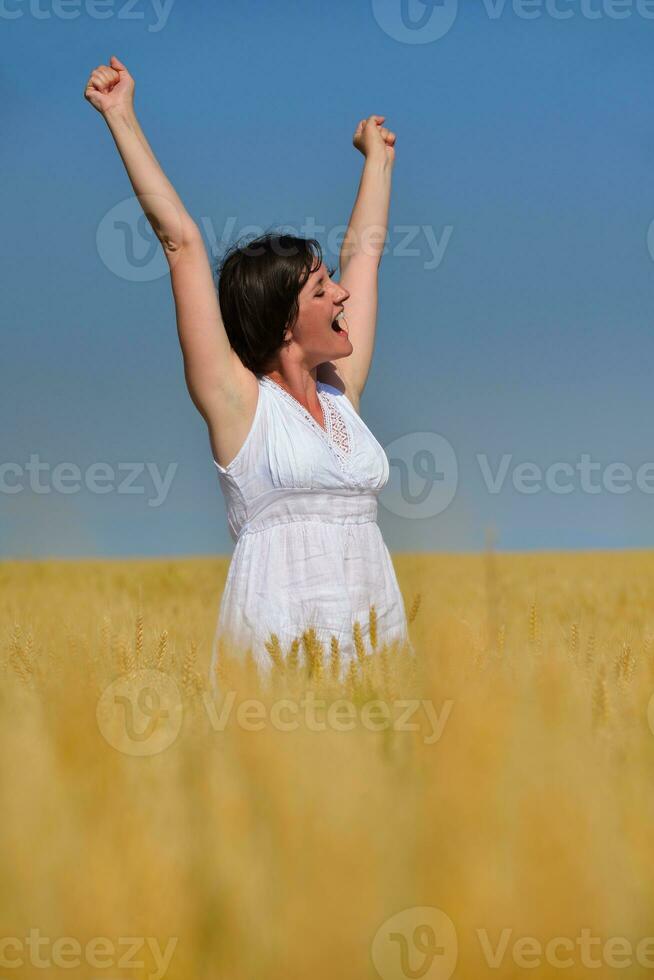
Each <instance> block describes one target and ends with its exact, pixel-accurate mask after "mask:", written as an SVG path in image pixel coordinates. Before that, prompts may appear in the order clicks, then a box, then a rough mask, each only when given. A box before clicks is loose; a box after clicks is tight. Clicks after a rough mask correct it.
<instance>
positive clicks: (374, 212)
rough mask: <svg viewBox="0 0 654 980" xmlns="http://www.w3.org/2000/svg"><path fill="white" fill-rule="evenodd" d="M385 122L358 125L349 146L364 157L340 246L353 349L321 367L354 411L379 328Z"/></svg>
mask: <svg viewBox="0 0 654 980" xmlns="http://www.w3.org/2000/svg"><path fill="white" fill-rule="evenodd" d="M384 119H385V116H370V117H369V118H368V119H362V120H361V122H360V123H359V125H358V126H357V128H356V131H355V133H354V136H353V139H352V142H353V144H354V146H355V147H356V148H357V149H358V150H359V151H360V152H361V153H362V154H363V156H364V157H365V164H364V167H363V173H362V174H361V180H360V183H359V189H358V193H357V196H356V200H355V202H354V207H353V209H352V214H351V216H350V221H349V224H348V227H347V231H346V233H345V237H344V239H343V244H342V246H341V252H340V258H339V268H340V277H339V282H340V283H341V285H343V286H344V287H345V288H346V289H347V290H348V291H349V293H350V296H349V299H347V300H346V301H345V317H346V320H347V325H348V328H349V337H350V340H351V342H352V347H353V348H354V349H353V351H352V353H351V354H350V355H349V357H343V358H339V360H337V361H334V362H329V363H328V364H325V365H321V366H320V378H321V380H324V381H327V382H328V383H331V384H336V383H337V378H339V377H340V379H341V380H342V381H343V383H344V385H345V390H346V391H347V392H348V394H349V395H350V398H351V399H352V400H353V401H354V403H355V404H356V405H357V406H358V401H359V398H360V397H361V394H362V392H363V389H364V387H365V384H366V380H367V378H368V374H369V372H370V364H371V361H372V355H373V351H374V346H375V330H376V325H377V280H378V271H379V264H380V262H381V258H382V255H383V250H384V245H385V242H386V234H387V230H388V211H389V207H390V197H391V177H392V171H393V164H394V162H395V140H396V137H395V133H392V132H390V130H388V129H387V128H386V127H385V126H383V125H382V123H383V122H384Z"/></svg>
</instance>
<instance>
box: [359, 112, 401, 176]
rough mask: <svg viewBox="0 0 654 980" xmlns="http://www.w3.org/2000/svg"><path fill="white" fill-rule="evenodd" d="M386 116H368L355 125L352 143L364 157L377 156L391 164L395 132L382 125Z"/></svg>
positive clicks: (393, 157)
mask: <svg viewBox="0 0 654 980" xmlns="http://www.w3.org/2000/svg"><path fill="white" fill-rule="evenodd" d="M385 119H386V116H369V117H368V118H367V119H362V120H361V122H360V123H359V125H358V126H357V128H356V130H355V132H354V136H353V137H352V143H353V144H354V146H355V147H356V148H357V150H359V151H360V152H361V153H363V155H364V157H365V158H366V159H370V157H374V156H379V157H380V158H381V159H385V160H387V161H388V162H389V163H391V164H393V163H394V162H395V140H396V136H395V133H392V132H391V131H390V129H387V128H386V127H385V126H382V123H383V122H384V120H385Z"/></svg>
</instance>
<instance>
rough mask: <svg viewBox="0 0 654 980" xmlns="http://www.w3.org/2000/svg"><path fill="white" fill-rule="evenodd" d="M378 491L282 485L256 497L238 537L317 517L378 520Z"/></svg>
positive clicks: (326, 520) (343, 521)
mask: <svg viewBox="0 0 654 980" xmlns="http://www.w3.org/2000/svg"><path fill="white" fill-rule="evenodd" d="M377 509H378V504H377V492H376V491H373V490H357V489H352V488H347V487H343V488H338V489H336V488H335V489H331V490H306V489H305V488H297V489H294V488H289V487H280V488H279V489H275V490H270V491H267V492H266V493H263V494H261V496H259V497H257V499H256V500H255V501H254V503H253V504H252V506H251V507H250V508H249V516H248V520H247V521H245V523H244V524H243V525H242V526H241V528H240V529H236V530H237V537H238V538H240V537H241V535H243V534H247V533H250V532H254V531H262V530H263V529H264V528H267V527H272V526H273V525H275V524H287V523H289V522H290V521H316V522H318V523H323V524H365V523H367V522H369V521H376V520H377Z"/></svg>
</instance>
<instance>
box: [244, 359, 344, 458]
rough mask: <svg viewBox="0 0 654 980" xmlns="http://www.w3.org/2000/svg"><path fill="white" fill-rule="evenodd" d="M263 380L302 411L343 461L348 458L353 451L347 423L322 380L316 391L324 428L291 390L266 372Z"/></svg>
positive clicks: (262, 376)
mask: <svg viewBox="0 0 654 980" xmlns="http://www.w3.org/2000/svg"><path fill="white" fill-rule="evenodd" d="M261 381H264V382H267V383H268V384H270V385H272V386H273V387H274V388H276V389H277V391H279V392H280V393H281V395H282V396H283V397H284V398H285V399H286V400H287V401H288V402H289V403H290V404H291V405H293V406H294V407H295V408H296V410H298V411H299V412H300V413H301V415H302V416H303V418H305V419H306V421H307V422H308V423H309V424H310V425H312V426H313V427H314V429H316V430H317V431H318V432H319V433H320V435H321V437H322V438H323V439H326V440H327V442H328V443H329V445H330V447H331V448H332V449H333V451H334V452H335V453H336V455H337V456H338V458H339V459H340V460H341V461H345V459H347V457H348V456H349V455H350V453H351V451H352V446H351V443H350V435H349V430H348V428H347V423H346V422H345V419H344V418H343V416H342V415H341V413H340V411H339V410H338V408H337V407H336V404H335V402H334V399H333V397H332V395H331V394H330V393H329V392H328V391H323V390H322V388H321V387H320V386H321V384H322V382H321V381H318V382H316V391H317V394H318V399H319V401H320V405H321V408H322V416H323V420H324V422H325V426H324V428H323V426H322V425H319V423H318V422H316V420H315V419H314V417H313V415H312V414H311V412H309V411H307V409H306V408H305V407H304V405H302V404H300V402H299V401H298V400H297V398H296V397H295V396H294V395H292V394H291V393H290V391H287V390H286V388H282V386H281V385H280V384H278V383H277V382H276V381H274V380H273V379H272V378H269V377H268V375H266V374H264V375H261Z"/></svg>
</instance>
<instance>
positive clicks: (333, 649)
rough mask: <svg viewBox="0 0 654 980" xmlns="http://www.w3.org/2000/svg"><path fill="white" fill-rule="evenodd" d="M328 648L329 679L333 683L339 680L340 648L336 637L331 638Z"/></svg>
mask: <svg viewBox="0 0 654 980" xmlns="http://www.w3.org/2000/svg"><path fill="white" fill-rule="evenodd" d="M329 647H330V650H329V666H330V674H331V678H332V680H334V681H338V680H340V676H341V648H340V644H339V642H338V637H337V636H332V638H331V640H330V643H329Z"/></svg>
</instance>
